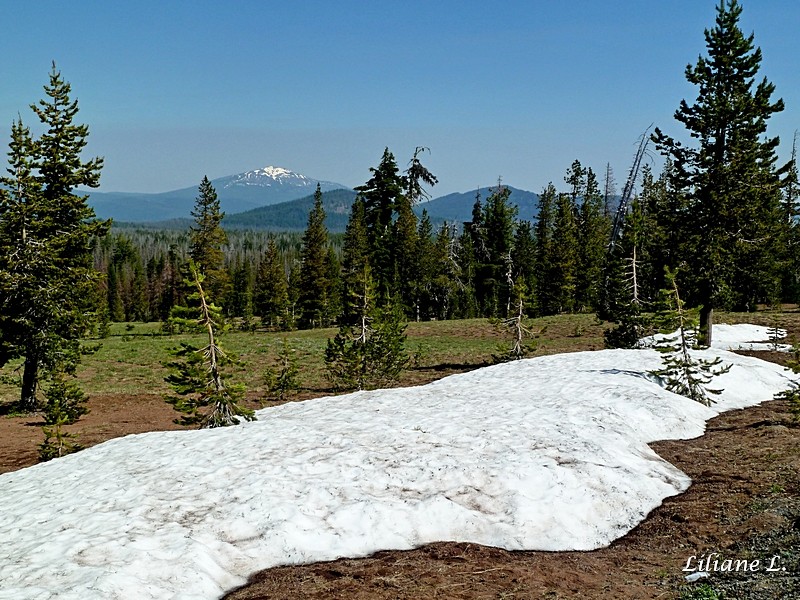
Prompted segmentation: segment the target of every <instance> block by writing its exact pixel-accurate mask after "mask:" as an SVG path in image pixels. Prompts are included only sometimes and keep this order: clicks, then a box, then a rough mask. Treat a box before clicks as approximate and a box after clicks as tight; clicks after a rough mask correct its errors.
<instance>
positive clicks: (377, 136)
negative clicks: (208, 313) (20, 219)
mask: <svg viewBox="0 0 800 600" xmlns="http://www.w3.org/2000/svg"><path fill="white" fill-rule="evenodd" d="M742 4H743V5H744V15H743V19H742V25H743V29H744V30H745V31H746V32H748V33H749V32H751V31H754V32H755V34H756V44H758V45H760V46H761V48H762V50H763V53H764V62H763V65H762V71H761V73H762V75H764V76H766V77H768V78H769V79H770V80H771V81H772V82H773V83H775V84H776V86H777V95H778V96H780V97H783V98H784V100H785V102H786V106H787V109H786V111H784V113H782V114H780V115H778V116H776V117H774V118H773V119H772V121H771V129H770V133H771V134H773V135H780V136H781V138H782V141H783V150H782V154H783V155H784V156H786V155H788V153H789V150H790V146H791V138H792V135H793V133H794V131H795V129H797V128H798V127H800V119H798V114H799V113H798V111H800V77H798V75H800V70H798V68H797V57H798V56H800V41H798V38H799V37H800V36H798V33H797V28H798V25H800V3H796V2H792V1H790V0H780V1H779V0H743V2H742ZM714 15H715V0H662V1H659V2H642V1H641V0H636V1H633V0H615V1H613V2H610V1H605V2H598V1H581V0H573V1H572V2H569V3H561V2H556V1H555V0H547V1H544V0H528V1H522V0H507V1H504V2H498V3H489V2H486V1H485V0H481V1H470V0H462V1H454V0H437V1H433V2H432V1H430V0H428V1H427V2H423V1H418V0H403V1H393V0H392V1H388V0H371V1H354V0H338V1H335V2H334V1H331V0H327V1H323V0H316V1H301V0H299V1H297V2H287V1H282V2H273V1H268V0H267V1H260V2H257V1H236V2H233V1H231V2H210V1H202V0H194V1H191V2H188V1H180V2H179V1H172V2H170V1H168V0H161V1H138V2H137V1H135V0H132V1H130V2H126V3H117V2H108V1H102V2H101V1H85V0H82V1H80V2H63V1H55V0H38V1H37V2H24V3H23V2H15V3H14V11H13V16H12V15H8V16H7V18H6V19H4V26H3V31H2V33H1V34H0V65H2V75H3V84H2V85H1V86H0V134H2V135H4V136H5V138H4V139H7V132H8V128H9V125H10V123H11V121H12V120H13V119H15V118H16V116H17V114H20V115H21V116H22V118H23V120H25V121H26V122H27V123H28V124H30V125H31V126H32V127H33V128H34V130H35V123H34V116H33V114H32V113H31V111H30V109H29V108H28V105H29V104H30V103H32V102H35V101H37V100H38V99H39V98H41V97H42V91H41V90H42V85H43V84H44V83H45V82H46V81H47V74H48V71H49V68H50V63H51V61H52V60H55V61H56V63H57V65H58V67H59V68H60V69H61V71H62V73H63V74H64V77H65V78H66V79H67V80H68V81H70V82H71V83H72V86H73V92H74V96H75V97H77V98H78V100H79V102H80V107H81V112H80V114H79V117H80V121H81V122H84V123H87V124H88V125H89V127H90V131H91V134H90V142H89V147H88V149H87V151H88V153H89V154H91V155H100V156H104V157H105V161H106V166H105V168H104V171H103V176H102V178H101V190H103V191H142V192H157V191H167V190H170V189H175V188H180V187H186V186H191V185H195V184H197V183H199V181H200V179H201V178H202V177H203V175H208V176H209V177H210V178H215V177H220V176H223V175H230V174H233V173H238V172H241V171H245V170H250V169H254V168H258V167H263V166H266V165H268V164H273V165H278V166H283V167H287V168H289V169H292V170H295V171H298V172H301V173H303V174H305V175H308V176H310V177H315V178H318V179H326V180H332V181H337V182H340V183H343V184H346V185H350V186H355V185H359V184H361V183H363V182H364V181H366V180H367V179H368V178H369V168H370V167H371V166H375V165H376V164H377V162H378V161H379V159H380V156H381V154H382V152H383V148H384V147H385V146H388V147H389V148H390V150H392V151H393V152H394V154H395V156H396V157H397V160H398V163H399V164H400V165H401V167H404V166H405V164H406V162H407V161H408V159H409V158H410V156H411V153H412V152H413V150H414V147H415V146H418V145H423V146H427V147H429V148H430V149H431V153H430V154H429V155H428V156H426V158H425V161H426V164H427V165H428V167H429V168H430V169H431V170H432V171H433V172H434V173H436V174H437V175H438V176H439V180H440V184H439V186H437V188H436V189H435V190H434V192H435V195H441V194H445V193H449V192H453V191H470V190H474V189H475V188H476V187H479V186H481V187H485V186H488V185H491V184H493V183H494V182H496V181H497V178H498V177H502V178H503V181H505V182H506V183H508V184H510V185H513V186H515V187H521V188H525V189H530V190H533V191H540V190H541V188H542V187H543V186H544V185H546V184H547V182H548V181H553V182H555V183H556V184H557V185H561V183H562V181H563V175H564V172H565V171H566V169H567V168H568V167H569V165H570V164H571V162H572V161H573V160H574V159H575V158H577V159H579V160H580V161H581V162H582V163H583V164H584V165H586V166H590V167H592V168H593V169H594V170H595V171H596V172H598V173H603V172H604V171H605V165H606V164H607V163H610V164H611V166H612V168H613V169H614V172H615V176H616V179H617V182H618V187H621V186H622V184H623V183H624V179H625V177H626V175H627V171H628V169H629V167H630V163H631V159H632V157H633V154H634V152H635V144H636V141H637V138H638V137H639V135H640V134H641V133H642V132H643V131H644V129H645V128H646V127H647V126H648V125H650V124H651V123H655V124H656V125H658V126H660V127H661V128H662V129H664V130H666V131H667V132H669V133H671V134H673V135H675V136H677V137H681V136H683V131H682V130H681V128H680V126H679V124H678V123H677V122H675V121H674V120H673V118H672V114H673V112H674V111H675V109H676V108H677V106H678V103H679V102H680V100H681V98H687V99H692V98H693V97H694V94H695V89H694V88H693V87H692V86H690V85H689V84H688V83H686V81H685V79H684V76H683V71H684V68H685V66H686V65H687V64H688V63H690V62H692V63H693V62H694V61H695V60H696V59H697V56H698V55H699V54H701V53H703V52H704V39H703V30H704V29H705V28H706V27H711V26H712V25H713V21H714ZM9 17H10V18H9ZM655 164H656V166H657V165H658V164H660V163H659V162H658V161H657V159H656V163H655Z"/></svg>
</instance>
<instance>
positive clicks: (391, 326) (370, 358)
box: [325, 262, 409, 390]
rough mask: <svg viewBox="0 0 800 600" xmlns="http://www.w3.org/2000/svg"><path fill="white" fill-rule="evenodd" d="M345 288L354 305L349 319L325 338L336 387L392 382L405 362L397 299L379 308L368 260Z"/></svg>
mask: <svg viewBox="0 0 800 600" xmlns="http://www.w3.org/2000/svg"><path fill="white" fill-rule="evenodd" d="M361 269H362V270H361V271H360V273H358V274H357V275H358V277H357V279H355V280H353V281H352V283H353V285H351V286H350V287H349V288H348V289H349V291H350V293H351V298H350V300H349V302H348V304H349V305H350V306H351V307H353V309H354V313H355V314H354V315H353V317H354V318H353V319H352V320H351V323H348V324H343V325H341V326H340V327H339V331H338V333H337V334H336V336H335V337H334V338H332V339H329V340H328V345H327V348H326V349H325V364H326V367H327V370H328V377H329V379H330V381H331V383H332V384H333V386H334V388H335V389H338V390H347V389H357V390H363V389H370V388H374V387H378V386H386V385H391V384H393V383H395V382H396V381H397V380H398V378H399V376H400V373H401V372H402V370H403V369H404V368H405V367H406V366H407V364H408V360H409V359H408V355H407V354H406V352H405V340H406V335H405V327H406V326H405V323H404V320H403V314H402V311H401V310H400V308H399V306H398V305H397V303H396V302H393V301H390V302H388V303H387V304H386V305H384V306H383V307H382V308H381V307H378V306H377V304H376V296H377V291H376V288H375V284H374V282H373V280H372V274H371V269H370V266H369V263H368V262H365V263H363V264H362V267H361Z"/></svg>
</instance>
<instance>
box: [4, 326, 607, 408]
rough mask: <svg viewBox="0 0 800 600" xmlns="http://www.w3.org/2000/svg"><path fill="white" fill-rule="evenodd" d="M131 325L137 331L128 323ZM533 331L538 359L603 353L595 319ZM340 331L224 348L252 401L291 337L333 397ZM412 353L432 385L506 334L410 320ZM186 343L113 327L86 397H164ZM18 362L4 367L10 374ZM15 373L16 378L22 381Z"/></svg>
mask: <svg viewBox="0 0 800 600" xmlns="http://www.w3.org/2000/svg"><path fill="white" fill-rule="evenodd" d="M131 325H132V326H131ZM529 325H530V327H531V329H532V330H533V331H543V333H541V334H540V336H539V339H538V341H537V351H536V353H535V355H540V354H552V353H556V352H568V351H573V350H586V349H598V348H602V347H603V339H602V334H603V328H604V327H603V325H602V324H600V323H599V322H598V321H597V319H596V318H595V317H594V315H588V314H582V315H561V316H556V317H545V318H541V319H532V320H531V321H530V322H529ZM335 334H336V329H335V328H329V329H315V330H307V331H290V332H262V331H259V332H255V333H251V332H242V331H233V330H232V331H229V332H226V333H225V334H224V335H223V336H222V339H221V343H222V346H223V348H224V349H226V350H228V351H229V352H231V353H233V354H235V355H236V356H238V358H239V360H240V362H241V363H242V367H241V368H239V369H237V370H236V371H235V372H234V373H232V374H231V376H232V377H235V379H236V380H237V381H240V382H242V383H244V384H245V385H246V386H247V389H248V391H249V395H250V396H251V397H258V396H260V395H262V394H264V393H265V392H266V390H265V385H264V381H263V373H264V371H265V370H266V368H267V367H268V366H270V365H271V364H273V363H274V361H275V360H276V357H277V354H278V351H279V349H280V345H281V341H282V340H283V338H284V337H286V338H287V340H288V342H289V344H290V346H291V347H293V348H294V349H295V350H296V351H297V353H298V366H299V367H300V385H301V386H302V388H303V389H304V390H305V391H306V392H307V394H312V395H320V394H323V393H328V391H329V384H328V381H327V379H326V376H325V364H324V352H325V346H326V344H327V340H328V338H329V337H333V336H334V335H335ZM407 334H408V342H407V346H406V347H407V350H408V352H409V354H411V355H412V356H415V358H416V362H415V368H412V369H410V370H409V371H407V372H406V373H404V375H403V379H402V380H401V382H400V383H401V384H402V385H413V384H417V383H424V382H426V381H431V380H433V379H436V378H438V377H441V376H442V375H446V374H448V373H453V372H459V371H465V370H469V369H473V368H476V367H479V366H483V365H486V364H489V363H490V362H491V361H492V355H493V354H495V353H497V351H498V348H501V347H506V346H507V345H508V341H507V338H506V335H505V334H504V333H503V332H501V331H499V330H498V328H497V327H495V326H494V325H492V324H491V323H489V322H488V321H487V320H486V319H469V320H458V321H430V322H424V323H410V324H409V325H408V329H407ZM181 342H192V343H194V344H196V345H200V344H202V343H203V338H202V336H200V335H189V334H176V335H162V334H161V326H160V323H132V324H128V323H113V324H111V330H110V335H109V336H108V337H107V338H105V339H94V338H93V339H88V340H86V341H85V343H86V345H87V346H92V345H96V344H98V343H99V344H100V348H99V349H98V350H97V352H95V353H94V354H90V355H87V356H84V357H83V362H82V364H81V365H80V368H79V370H78V381H79V383H80V385H81V387H82V388H83V390H84V391H85V392H86V393H87V394H90V395H92V394H130V395H138V394H164V393H167V392H168V391H169V388H168V386H167V384H166V383H165V382H164V376H165V375H166V374H167V372H168V370H167V369H166V367H164V363H165V362H168V361H169V360H170V359H171V355H170V349H172V348H175V347H177V346H178V345H179V344H180V343H181ZM18 366H19V362H18V361H17V362H16V363H13V364H9V365H7V366H6V367H5V368H4V369H2V370H0V374H2V375H6V376H8V375H13V374H14V369H15V368H17V367H18ZM18 375H19V373H18V372H17V374H16V376H17V377H18ZM18 393H19V391H18V388H17V387H16V386H13V385H9V384H2V385H0V402H8V401H12V400H15V399H16V397H17V394H18Z"/></svg>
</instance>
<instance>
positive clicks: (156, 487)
mask: <svg viewBox="0 0 800 600" xmlns="http://www.w3.org/2000/svg"><path fill="white" fill-rule="evenodd" d="M716 331H717V333H718V334H720V335H719V337H718V340H721V339H723V337H724V336H723V335H722V333H723V328H721V327H720V329H717V330H716ZM731 331H732V332H738V329H737V328H735V327H734V328H732V329H731ZM738 333H741V336H740V337H742V338H744V341H746V342H752V341H757V340H756V339H755V338H754V330H752V329H748V330H743V331H741V332H738ZM762 334H763V332H762ZM732 335H733V334H732ZM737 335H738V334H737ZM756 337H758V336H756ZM733 338H734V342H735V340H736V339H739V338H738V337H737V336H735V335H733ZM760 339H762V340H764V339H765V338H764V336H763V335H761V337H760ZM735 343H738V342H735ZM702 354H703V355H705V356H707V357H709V358H710V357H713V356H721V357H722V358H723V360H724V361H725V362H726V363H730V364H733V368H732V369H731V370H730V372H729V373H727V374H726V375H723V376H721V377H720V378H718V379H717V380H716V381H715V386H716V387H722V388H724V392H723V394H722V395H721V396H720V397H719V401H718V403H717V404H716V405H714V406H713V407H712V408H707V407H705V406H702V405H700V404H698V403H696V402H693V401H691V400H688V399H686V398H683V397H680V396H676V395H674V394H672V393H670V392H666V391H665V390H663V389H662V388H661V387H660V386H659V385H658V383H657V382H656V381H654V379H653V378H652V376H650V375H648V374H647V372H648V371H649V370H652V369H656V368H658V367H659V366H660V357H659V355H658V354H657V353H656V352H655V351H653V350H647V349H643V350H604V351H599V352H581V353H574V354H561V355H554V356H544V357H540V358H533V359H529V360H524V361H517V362H514V363H507V364H502V365H497V366H493V367H487V368H484V369H479V370H477V371H473V372H471V373H466V374H463V375H454V376H451V377H447V378H445V379H442V380H440V381H437V382H435V383H431V384H429V385H425V386H422V387H414V388H403V389H393V390H380V391H373V392H361V393H355V394H349V395H346V396H338V397H331V398H323V399H318V400H311V401H307V402H302V403H294V404H286V405H283V406H280V407H277V408H270V409H266V410H262V411H260V412H259V413H258V417H259V420H258V421H257V422H253V423H248V424H244V425H241V426H237V427H231V428H226V429H217V430H207V431H180V432H176V431H172V432H154V433H147V434H141V435H132V436H128V437H125V438H120V439H115V440H111V441H109V442H106V443H104V444H100V445H99V446H95V447H93V448H89V449H87V450H84V451H82V452H79V453H77V454H73V455H71V456H67V457H65V458H62V459H58V460H54V461H51V462H48V463H43V464H39V465H36V466H33V467H30V468H27V469H23V470H21V471H17V472H14V473H8V474H5V475H2V476H0V501H2V511H0V598H2V599H14V600H24V599H31V600H33V599H36V600H45V599H51V598H59V599H75V600H87V599H102V600H109V599H114V598H117V599H122V598H125V599H137V600H139V599H147V598H152V599H159V600H163V599H168V598H180V599H195V598H196V599H201V598H202V599H209V598H218V597H219V596H221V595H222V594H223V593H224V592H225V591H226V590H229V589H231V588H233V587H236V586H238V585H241V584H243V583H245V581H246V578H247V576H248V574H250V573H253V572H254V571H256V570H259V569H263V568H266V567H270V566H274V565H280V564H290V563H301V562H310V561H320V560H328V559H333V558H336V557H341V556H362V555H366V554H369V553H372V552H374V551H377V550H381V549H405V548H413V547H415V546H419V545H421V544H424V543H426V542H432V541H436V540H453V541H470V542H476V543H481V544H488V545H492V546H500V547H503V548H508V549H541V550H573V549H579V550H588V549H592V548H598V547H601V546H605V545H607V544H609V543H610V542H611V541H612V540H614V539H615V538H617V537H620V536H621V535H623V534H625V533H626V532H627V531H629V530H630V529H631V528H633V527H634V526H635V525H636V524H637V523H639V522H640V521H641V520H642V519H643V518H644V517H645V516H646V515H647V514H648V512H650V511H651V510H652V509H653V508H655V507H656V506H658V505H659V504H660V503H661V501H662V500H663V499H664V498H665V497H667V496H671V495H674V494H677V493H679V492H681V491H683V490H685V489H686V488H687V487H688V485H689V483H690V480H689V478H688V477H687V476H686V475H684V474H683V473H682V472H681V471H679V470H678V469H677V468H675V467H674V466H672V465H670V464H669V463H667V462H665V461H663V460H662V459H661V458H659V457H658V456H657V455H656V454H655V453H654V452H653V451H652V450H651V449H650V448H649V447H648V446H647V443H648V442H651V441H654V440H663V439H678V438H691V437H695V436H699V435H701V434H702V433H703V431H704V426H705V421H706V420H707V419H709V418H710V417H712V416H714V415H715V414H717V413H718V412H721V411H724V410H728V409H732V408H739V407H744V406H749V405H753V404H756V403H758V402H761V401H763V400H767V399H769V398H771V397H772V396H773V394H774V393H776V392H777V391H779V390H781V389H784V388H786V387H787V384H788V378H789V377H791V375H790V374H789V373H788V372H787V371H785V370H784V369H782V368H781V367H779V366H777V365H773V364H770V363H766V362H763V361H760V360H758V359H755V358H750V357H745V356H738V355H735V354H732V353H730V352H727V351H724V350H719V349H712V350H708V351H705V352H704V353H702Z"/></svg>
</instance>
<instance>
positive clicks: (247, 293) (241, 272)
mask: <svg viewBox="0 0 800 600" xmlns="http://www.w3.org/2000/svg"><path fill="white" fill-rule="evenodd" d="M230 280H231V292H230V295H229V296H228V301H227V303H228V311H227V313H228V314H229V315H230V316H232V317H239V318H240V319H242V329H245V330H246V329H248V328H249V327H250V322H251V319H252V317H253V273H252V270H251V268H250V263H249V262H247V261H244V260H241V259H239V258H238V257H237V259H236V263H235V264H234V265H233V270H232V272H231V276H230Z"/></svg>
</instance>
